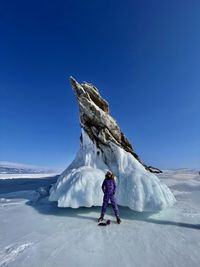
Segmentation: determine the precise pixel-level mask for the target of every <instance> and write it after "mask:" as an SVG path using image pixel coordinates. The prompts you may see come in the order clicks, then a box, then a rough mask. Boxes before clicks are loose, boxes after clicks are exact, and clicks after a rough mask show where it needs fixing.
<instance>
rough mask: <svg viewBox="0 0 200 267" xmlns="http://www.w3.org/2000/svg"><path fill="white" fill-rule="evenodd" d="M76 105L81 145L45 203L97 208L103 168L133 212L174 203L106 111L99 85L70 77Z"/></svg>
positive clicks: (169, 194)
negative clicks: (48, 201)
mask: <svg viewBox="0 0 200 267" xmlns="http://www.w3.org/2000/svg"><path fill="white" fill-rule="evenodd" d="M70 82H71V86H72V88H73V90H74V93H75V95H76V98H77V101H78V106H79V114H80V115H79V117H80V126H81V132H82V133H81V137H80V139H81V146H80V150H79V151H78V152H77V155H76V157H75V159H74V160H73V162H72V163H71V164H70V165H69V166H68V168H67V169H66V170H65V171H64V172H63V173H62V174H61V175H60V177H59V179H58V181H57V183H56V184H55V185H54V186H53V187H52V188H51V191H50V197H49V200H50V201H58V206H59V207H73V208H77V207H80V206H87V207H90V206H93V205H94V206H99V205H101V204H102V203H101V202H102V192H101V183H102V181H103V179H104V175H105V172H106V171H107V170H111V171H113V173H114V174H115V176H116V180H117V185H118V186H117V192H116V196H117V200H118V203H119V204H120V205H122V206H128V207H129V208H131V209H133V210H137V211H144V210H149V211H150V210H151V211H152V210H160V209H162V208H165V207H168V206H170V205H172V204H173V203H174V202H175V198H174V196H173V194H172V193H171V191H170V190H169V188H168V187H167V186H166V185H165V184H163V183H161V181H160V180H159V179H158V178H157V177H156V176H155V175H154V174H153V173H152V172H161V171H160V170H159V169H157V168H155V167H152V166H147V165H146V164H144V163H143V162H142V161H141V159H140V158H139V156H138V155H137V154H136V153H135V151H134V149H133V147H132V145H131V144H130V142H129V141H128V139H127V138H126V136H125V135H124V133H123V132H122V131H121V129H120V128H119V126H118V124H117V122H116V121H115V119H113V118H112V116H111V115H110V113H109V105H108V103H107V101H106V100H104V99H103V98H102V97H101V95H100V94H99V91H98V89H97V88H96V87H95V86H94V85H92V84H90V83H87V82H84V83H82V84H79V83H78V82H77V81H76V80H75V79H74V78H73V77H70Z"/></svg>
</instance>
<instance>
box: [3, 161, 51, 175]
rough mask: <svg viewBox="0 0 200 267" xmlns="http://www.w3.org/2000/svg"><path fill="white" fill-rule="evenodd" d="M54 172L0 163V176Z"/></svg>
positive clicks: (36, 167)
mask: <svg viewBox="0 0 200 267" xmlns="http://www.w3.org/2000/svg"><path fill="white" fill-rule="evenodd" d="M55 172H56V171H55V170H50V169H47V168H41V167H38V166H33V165H27V164H21V163H13V162H6V161H0V174H39V173H41V174H43V173H45V174H46V173H55Z"/></svg>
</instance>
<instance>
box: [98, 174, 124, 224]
mask: <svg viewBox="0 0 200 267" xmlns="http://www.w3.org/2000/svg"><path fill="white" fill-rule="evenodd" d="M101 189H102V191H103V193H104V197H103V204H102V208H101V215H100V217H99V219H98V222H100V221H103V219H104V215H105V212H106V208H107V206H108V202H109V200H110V202H111V205H112V208H113V211H114V213H115V216H116V219H117V223H118V224H119V223H121V219H120V217H119V209H118V206H117V202H116V198H115V191H116V183H115V178H114V175H113V173H112V172H111V171H108V172H107V173H106V175H105V179H104V181H103V183H102V186H101Z"/></svg>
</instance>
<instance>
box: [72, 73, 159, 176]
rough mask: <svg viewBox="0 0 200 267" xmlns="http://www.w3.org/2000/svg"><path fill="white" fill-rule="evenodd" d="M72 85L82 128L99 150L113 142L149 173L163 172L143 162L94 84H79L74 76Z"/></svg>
mask: <svg viewBox="0 0 200 267" xmlns="http://www.w3.org/2000/svg"><path fill="white" fill-rule="evenodd" d="M70 83H71V86H72V88H73V90H74V93H75V95H76V98H77V101H78V105H79V113H80V126H81V127H82V128H83V129H84V130H85V131H86V133H87V134H88V135H89V137H90V138H91V140H92V141H95V142H96V144H97V147H98V148H100V149H101V148H102V146H105V145H109V142H113V143H115V144H116V145H118V146H120V147H121V148H123V149H124V150H125V151H127V152H129V153H131V154H132V155H133V157H135V158H136V159H137V160H138V161H139V162H140V163H141V164H142V165H143V166H144V167H145V169H147V170H148V171H150V172H154V171H155V172H162V171H161V170H159V169H158V168H154V167H152V166H147V165H146V164H144V163H143V162H142V161H141V159H140V158H139V156H138V155H137V154H136V153H135V151H134V149H133V147H132V145H131V143H130V142H129V141H128V139H127V137H126V136H125V134H124V133H123V132H122V131H121V129H120V127H119V126H118V124H117V122H116V120H115V119H114V118H113V117H112V116H111V115H110V112H109V105H108V102H107V101H106V100H105V99H103V98H102V96H101V95H100V93H99V90H98V89H97V88H96V87H95V86H94V85H93V84H91V83H88V82H83V83H82V84H79V83H78V82H77V81H76V80H75V79H74V78H73V77H72V76H71V77H70Z"/></svg>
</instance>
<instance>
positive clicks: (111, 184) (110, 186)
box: [101, 178, 116, 195]
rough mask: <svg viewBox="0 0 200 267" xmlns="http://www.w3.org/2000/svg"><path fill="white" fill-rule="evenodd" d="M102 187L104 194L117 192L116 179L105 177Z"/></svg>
mask: <svg viewBox="0 0 200 267" xmlns="http://www.w3.org/2000/svg"><path fill="white" fill-rule="evenodd" d="M101 189H102V190H103V192H104V194H107V195H113V194H115V190H116V183H115V180H114V179H112V178H111V179H108V178H105V179H104V181H103V183H102V186H101Z"/></svg>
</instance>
